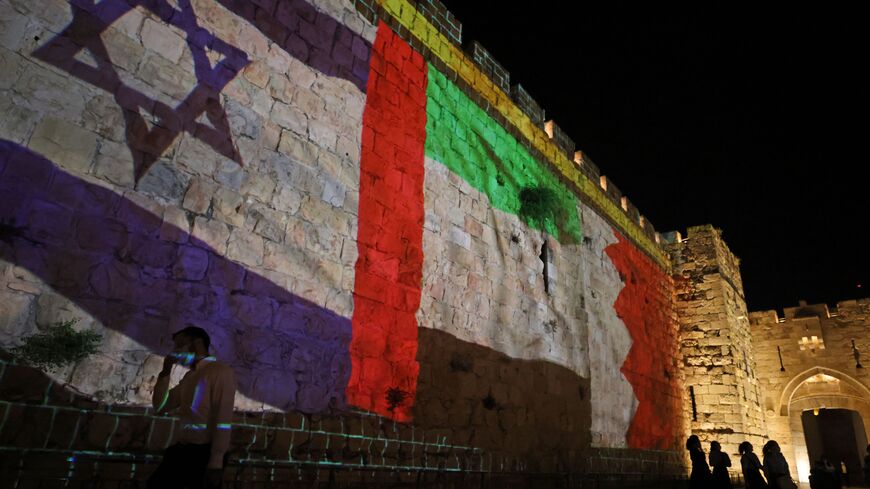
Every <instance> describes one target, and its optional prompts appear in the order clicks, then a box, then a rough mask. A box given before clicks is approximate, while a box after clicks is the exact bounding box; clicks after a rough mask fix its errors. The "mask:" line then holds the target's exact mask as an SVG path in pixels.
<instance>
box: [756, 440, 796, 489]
mask: <svg viewBox="0 0 870 489" xmlns="http://www.w3.org/2000/svg"><path fill="white" fill-rule="evenodd" d="M761 453H762V454H763V455H764V464H763V465H762V469H763V470H764V476H765V477H766V478H767V483H768V485H769V486H770V487H771V488H773V489H795V488H796V487H797V486H796V485H795V483H794V481H792V478H791V471H790V470H789V469H788V462H786V461H785V457H783V455H782V451H780V449H779V443H777V442H776V441H774V440H770V441H769V442H767V443H765V444H764V448H762V449H761Z"/></svg>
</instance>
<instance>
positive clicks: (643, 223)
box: [637, 216, 646, 227]
mask: <svg viewBox="0 0 870 489" xmlns="http://www.w3.org/2000/svg"><path fill="white" fill-rule="evenodd" d="M637 223H638V224H640V227H644V226H646V218H645V217H643V216H640V217H638V218H637Z"/></svg>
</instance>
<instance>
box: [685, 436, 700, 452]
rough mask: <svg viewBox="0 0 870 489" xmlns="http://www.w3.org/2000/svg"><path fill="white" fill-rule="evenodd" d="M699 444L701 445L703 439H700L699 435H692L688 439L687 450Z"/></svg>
mask: <svg viewBox="0 0 870 489" xmlns="http://www.w3.org/2000/svg"><path fill="white" fill-rule="evenodd" d="M699 446H701V440H700V439H698V435H692V436H690V437H689V438H688V439H687V440H686V450H691V449H692V448H694V447H699Z"/></svg>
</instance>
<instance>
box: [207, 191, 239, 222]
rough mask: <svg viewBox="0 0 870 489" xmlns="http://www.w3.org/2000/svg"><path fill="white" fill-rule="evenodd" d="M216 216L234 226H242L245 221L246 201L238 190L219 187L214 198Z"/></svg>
mask: <svg viewBox="0 0 870 489" xmlns="http://www.w3.org/2000/svg"><path fill="white" fill-rule="evenodd" d="M212 202H213V207H212V208H213V209H214V217H215V218H216V219H219V220H221V221H223V222H225V223H227V224H230V225H232V226H242V225H244V223H245V214H246V213H247V209H245V208H244V207H245V201H244V199H243V198H242V195H241V194H239V193H238V192H235V191H233V190H230V189H228V188H225V187H218V188H217V190H216V191H215V193H214V196H213V199H212Z"/></svg>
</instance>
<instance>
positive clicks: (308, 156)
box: [278, 129, 318, 167]
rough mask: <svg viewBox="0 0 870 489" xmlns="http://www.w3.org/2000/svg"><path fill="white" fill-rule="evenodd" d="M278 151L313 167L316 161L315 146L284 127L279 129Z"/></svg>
mask: <svg viewBox="0 0 870 489" xmlns="http://www.w3.org/2000/svg"><path fill="white" fill-rule="evenodd" d="M278 151H279V152H281V153H283V154H285V155H287V156H289V157H290V158H292V159H293V160H295V161H296V162H299V163H302V164H303V165H308V166H311V167H313V166H315V163H316V161H317V153H318V150H317V148H316V147H315V146H314V145H313V144H311V143H310V142H309V141H307V140H303V139H301V138H300V137H299V136H297V135H296V134H295V133H293V131H288V130H286V129H285V130H283V131H281V141H280V142H279V143H278Z"/></svg>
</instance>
